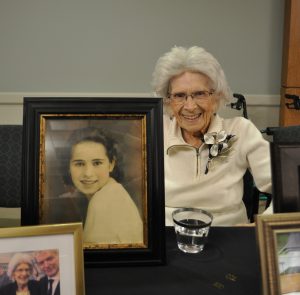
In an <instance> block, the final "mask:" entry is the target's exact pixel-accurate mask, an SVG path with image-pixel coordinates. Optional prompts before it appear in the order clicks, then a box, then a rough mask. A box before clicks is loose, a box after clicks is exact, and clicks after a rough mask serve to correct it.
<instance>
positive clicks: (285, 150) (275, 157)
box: [271, 142, 300, 213]
mask: <svg viewBox="0 0 300 295" xmlns="http://www.w3.org/2000/svg"><path fill="white" fill-rule="evenodd" d="M271 167H272V183H273V193H272V197H273V206H274V212H276V213H286V212H299V211H300V144H299V143H298V144H297V143H287V144H284V143H274V142H271Z"/></svg>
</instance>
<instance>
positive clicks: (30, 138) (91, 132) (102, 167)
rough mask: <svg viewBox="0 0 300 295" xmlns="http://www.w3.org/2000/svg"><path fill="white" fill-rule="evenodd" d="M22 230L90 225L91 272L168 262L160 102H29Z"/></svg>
mask: <svg viewBox="0 0 300 295" xmlns="http://www.w3.org/2000/svg"><path fill="white" fill-rule="evenodd" d="M23 130H24V132H23V144H24V149H23V200H22V210H21V222H22V225H35V224H56V223H68V222H82V223H83V246H84V261H85V264H86V265H89V266H104V265H129V264H131V265H132V264H163V263H164V259H165V258H164V257H165V244H164V164H163V126H162V100H161V99H160V98H103V97H102V98H92V97H85V98H80V97H73V98H70V97H65V98H51V97H48V98H46V97H43V98H24V121H23Z"/></svg>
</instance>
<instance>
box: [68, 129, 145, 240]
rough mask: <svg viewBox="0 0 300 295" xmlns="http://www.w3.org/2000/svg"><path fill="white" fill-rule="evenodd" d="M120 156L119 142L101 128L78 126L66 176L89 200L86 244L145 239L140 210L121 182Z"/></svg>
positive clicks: (73, 139) (71, 146) (70, 150)
mask: <svg viewBox="0 0 300 295" xmlns="http://www.w3.org/2000/svg"><path fill="white" fill-rule="evenodd" d="M120 158H121V155H120V154H119V152H118V145H117V143H116V141H115V140H114V139H113V138H112V137H111V136H108V135H107V134H105V133H104V132H103V130H101V129H99V128H95V127H87V128H83V129H78V130H75V131H74V132H73V133H72V135H71V137H70V149H69V152H68V158H67V163H68V171H69V177H67V178H66V179H67V182H71V183H72V184H73V186H74V187H75V188H76V190H77V191H78V192H79V193H81V194H82V195H84V197H85V199H86V201H87V211H86V218H85V217H84V219H83V220H84V242H85V243H104V244H128V243H142V242H143V222H142V219H141V217H140V214H139V212H138V209H137V207H136V205H135V203H134V201H133V200H132V198H131V197H130V195H129V194H128V192H127V191H126V189H125V188H124V187H123V186H122V184H121V183H119V182H118V181H120V180H121V178H122V173H121V170H120ZM68 178H69V179H68ZM83 210H84V209H83ZM83 215H84V212H83Z"/></svg>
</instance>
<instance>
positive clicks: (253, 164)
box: [153, 47, 271, 226]
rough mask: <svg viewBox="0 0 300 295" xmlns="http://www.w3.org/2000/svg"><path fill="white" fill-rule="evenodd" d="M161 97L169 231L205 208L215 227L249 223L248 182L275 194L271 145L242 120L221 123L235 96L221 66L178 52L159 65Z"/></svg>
mask: <svg viewBox="0 0 300 295" xmlns="http://www.w3.org/2000/svg"><path fill="white" fill-rule="evenodd" d="M153 86H154V88H155V91H156V93H157V94H158V95H159V96H162V97H163V98H164V107H165V115H164V136H165V142H164V146H165V153H164V156H165V190H166V200H165V204H166V225H172V217H171V215H172V212H173V210H174V209H175V208H178V207H194V208H202V209H205V210H207V211H209V212H211V213H212V214H213V217H214V220H213V225H217V226H218V225H222V226H231V225H235V224H241V223H248V219H247V214H246V208H245V206H244V203H243V201H242V197H243V176H244V174H245V171H246V170H247V168H248V169H250V171H251V173H252V175H253V177H254V181H255V184H256V186H257V187H258V189H259V190H260V191H262V192H271V169H270V168H271V167H270V157H269V143H268V142H267V141H266V140H264V139H263V137H262V135H261V133H260V131H259V130H258V129H257V128H256V127H255V126H254V125H253V124H252V123H251V121H249V120H246V119H244V118H242V117H236V118H231V119H223V118H221V117H220V116H219V115H218V114H217V112H218V109H219V106H220V105H221V104H222V103H224V102H226V101H230V99H231V91H230V88H229V86H228V84H227V81H226V77H225V74H224V72H223V70H222V68H221V66H220V64H219V63H218V61H217V60H216V59H215V58H214V57H213V56H212V55H211V54H210V53H208V52H207V51H205V50H204V49H203V48H199V47H191V48H183V47H174V48H172V50H171V51H170V52H168V53H166V54H165V55H163V56H162V57H161V58H159V60H158V61H157V64H156V67H155V70H154V73H153Z"/></svg>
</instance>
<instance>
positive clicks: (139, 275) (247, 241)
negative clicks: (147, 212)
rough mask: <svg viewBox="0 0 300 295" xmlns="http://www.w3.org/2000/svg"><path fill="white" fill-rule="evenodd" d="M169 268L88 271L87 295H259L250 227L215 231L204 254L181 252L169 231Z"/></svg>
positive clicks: (170, 228) (167, 244)
mask: <svg viewBox="0 0 300 295" xmlns="http://www.w3.org/2000/svg"><path fill="white" fill-rule="evenodd" d="M166 249H167V252H166V255H167V263H166V265H162V266H131V267H127V266H125V267H106V268H104V267H103V268H85V287H86V294H87V295H96V294H101V295H105V294H107V295H113V294H117V295H127V294H128V295H135V294H142V295H148V294H149V295H160V294H172V295H177V294H178V295H179V294H180V295H188V294H193V295H196V294H202V295H206V294H208V295H213V294H230V295H234V294H241V295H247V294H249V295H250V294H251V295H258V294H260V288H261V275H260V268H259V256H258V249H257V246H256V238H255V229H254V228H252V227H213V228H211V231H210V233H209V241H208V244H207V245H206V247H205V249H204V251H203V252H201V253H199V254H185V253H183V252H181V251H180V250H178V248H177V245H176V237H175V233H174V228H173V227H167V228H166Z"/></svg>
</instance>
